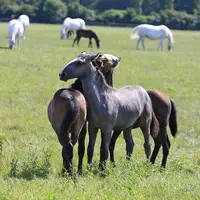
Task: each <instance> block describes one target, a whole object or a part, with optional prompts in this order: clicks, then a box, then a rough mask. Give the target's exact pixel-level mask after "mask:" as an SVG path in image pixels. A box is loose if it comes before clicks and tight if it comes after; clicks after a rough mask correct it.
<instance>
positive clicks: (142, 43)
mask: <svg viewBox="0 0 200 200" xmlns="http://www.w3.org/2000/svg"><path fill="white" fill-rule="evenodd" d="M144 38H145V37H144V36H143V37H142V39H141V40H142V46H143V50H145V46H144Z"/></svg>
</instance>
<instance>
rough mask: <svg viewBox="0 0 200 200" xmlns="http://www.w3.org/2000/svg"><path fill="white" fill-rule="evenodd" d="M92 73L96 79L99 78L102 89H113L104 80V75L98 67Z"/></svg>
mask: <svg viewBox="0 0 200 200" xmlns="http://www.w3.org/2000/svg"><path fill="white" fill-rule="evenodd" d="M94 73H95V75H96V78H97V80H99V82H100V84H101V86H103V88H104V89H106V90H113V88H112V87H111V86H110V85H109V84H108V83H107V82H106V79H105V76H104V75H103V73H102V72H101V71H100V70H99V69H97V68H96V70H95V72H94Z"/></svg>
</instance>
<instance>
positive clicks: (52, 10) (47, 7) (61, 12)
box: [39, 0, 67, 22]
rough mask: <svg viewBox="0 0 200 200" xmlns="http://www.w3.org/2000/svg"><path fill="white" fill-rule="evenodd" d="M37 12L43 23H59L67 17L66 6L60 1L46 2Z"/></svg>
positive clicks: (47, 0)
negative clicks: (39, 13)
mask: <svg viewBox="0 0 200 200" xmlns="http://www.w3.org/2000/svg"><path fill="white" fill-rule="evenodd" d="M39 12H41V15H40V19H41V20H42V21H43V22H61V21H62V20H63V19H64V18H65V17H66V16H67V6H66V5H65V4H64V3H63V2H62V1H60V0H46V1H44V3H43V5H42V7H41V9H40V11H39Z"/></svg>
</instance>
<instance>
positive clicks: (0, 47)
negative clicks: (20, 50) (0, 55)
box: [0, 47, 10, 50]
mask: <svg viewBox="0 0 200 200" xmlns="http://www.w3.org/2000/svg"><path fill="white" fill-rule="evenodd" d="M0 49H7V50H8V49H10V48H9V47H0Z"/></svg>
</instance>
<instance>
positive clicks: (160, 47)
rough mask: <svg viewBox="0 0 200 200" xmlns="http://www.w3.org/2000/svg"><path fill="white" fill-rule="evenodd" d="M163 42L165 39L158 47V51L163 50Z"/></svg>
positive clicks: (161, 40)
mask: <svg viewBox="0 0 200 200" xmlns="http://www.w3.org/2000/svg"><path fill="white" fill-rule="evenodd" d="M163 40H164V39H163V38H161V39H160V42H159V45H158V49H157V50H158V51H159V50H160V49H161V50H163Z"/></svg>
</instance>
